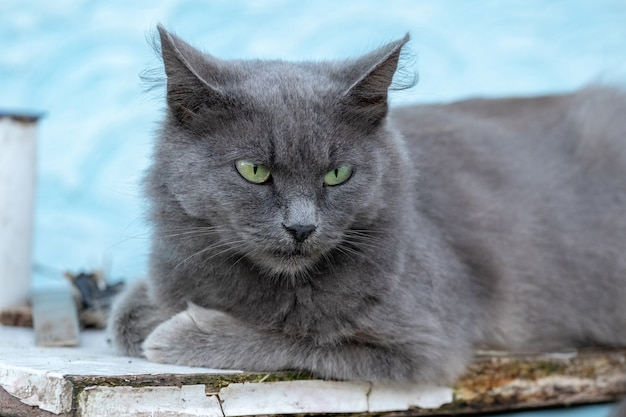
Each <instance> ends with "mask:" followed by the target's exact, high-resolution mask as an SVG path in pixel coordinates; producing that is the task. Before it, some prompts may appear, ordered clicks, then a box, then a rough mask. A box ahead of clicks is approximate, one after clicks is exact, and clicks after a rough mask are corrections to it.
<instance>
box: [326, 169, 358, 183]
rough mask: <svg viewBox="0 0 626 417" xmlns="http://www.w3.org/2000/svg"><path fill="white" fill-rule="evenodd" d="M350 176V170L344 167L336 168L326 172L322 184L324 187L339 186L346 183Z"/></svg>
mask: <svg viewBox="0 0 626 417" xmlns="http://www.w3.org/2000/svg"><path fill="white" fill-rule="evenodd" d="M351 176H352V168H350V167H349V166H346V165H342V166H340V167H338V168H335V169H333V170H332V171H328V173H327V174H326V175H325V176H324V184H326V185H339V184H343V183H344V182H346V181H348V179H349V178H350V177H351Z"/></svg>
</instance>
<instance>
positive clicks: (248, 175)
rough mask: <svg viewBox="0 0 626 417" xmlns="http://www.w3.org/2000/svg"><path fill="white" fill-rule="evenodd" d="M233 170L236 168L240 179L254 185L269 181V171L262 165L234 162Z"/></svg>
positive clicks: (242, 161) (241, 161)
mask: <svg viewBox="0 0 626 417" xmlns="http://www.w3.org/2000/svg"><path fill="white" fill-rule="evenodd" d="M235 168H237V172H239V174H241V176H242V177H244V178H245V179H246V180H248V181H250V182H252V183H254V184H263V183H264V182H267V181H269V179H270V170H269V169H268V168H267V167H266V166H263V165H258V164H255V163H253V162H250V161H246V160H240V161H237V162H235Z"/></svg>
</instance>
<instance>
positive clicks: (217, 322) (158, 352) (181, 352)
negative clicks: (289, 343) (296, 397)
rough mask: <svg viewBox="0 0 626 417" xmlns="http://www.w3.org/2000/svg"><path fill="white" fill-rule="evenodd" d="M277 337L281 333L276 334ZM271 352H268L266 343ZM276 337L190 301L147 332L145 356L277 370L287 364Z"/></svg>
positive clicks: (222, 366) (178, 362) (211, 365)
mask: <svg viewBox="0 0 626 417" xmlns="http://www.w3.org/2000/svg"><path fill="white" fill-rule="evenodd" d="M279 339H280V337H279ZM269 344H273V345H274V348H273V350H274V352H272V354H271V355H269V354H268V352H269V350H268V345H269ZM277 344H281V343H280V342H278V343H277V341H276V340H272V338H271V337H268V336H267V335H265V334H262V333H260V332H259V331H258V330H255V329H252V328H251V327H249V326H247V325H245V324H244V323H242V322H240V321H239V320H236V319H235V318H233V317H231V316H229V315H228V314H225V313H221V312H219V311H216V310H211V309H206V308H202V307H198V306H196V305H195V304H193V303H189V306H188V308H187V310H185V311H182V312H180V313H178V314H176V315H175V316H173V317H172V318H170V319H169V320H167V321H165V322H164V323H162V324H160V325H159V326H158V327H157V328H155V329H154V331H152V333H150V335H149V336H148V337H147V338H146V340H145V342H144V343H143V345H142V347H143V354H144V356H145V357H146V358H147V359H148V360H150V361H153V362H159V363H170V364H176V365H186V366H202V367H208V368H215V369H241V370H248V371H251V370H256V371H278V370H282V369H285V368H288V367H289V364H288V363H287V362H286V361H285V359H286V356H285V355H283V356H282V357H281V355H276V354H275V349H278V348H280V347H279V346H276V345H277Z"/></svg>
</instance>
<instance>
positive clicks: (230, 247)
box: [174, 239, 246, 269]
mask: <svg viewBox="0 0 626 417" xmlns="http://www.w3.org/2000/svg"><path fill="white" fill-rule="evenodd" d="M245 242H246V240H244V239H240V240H233V241H228V242H220V243H217V244H214V245H210V246H207V247H206V248H203V249H201V250H199V251H197V252H195V253H193V254H191V255H190V256H188V257H186V258H185V259H183V260H182V261H180V262H179V263H177V264H176V266H175V267H174V269H178V268H179V267H181V266H182V265H184V264H185V263H186V262H188V261H190V260H191V259H193V258H196V257H198V256H201V255H203V254H205V253H207V252H213V251H214V250H216V249H220V248H224V247H226V249H222V250H220V251H218V252H215V253H212V254H211V256H209V257H208V258H206V259H205V262H208V261H210V260H212V259H214V258H216V257H218V256H220V255H223V254H224V253H228V252H230V251H233V250H234V246H236V245H239V244H242V243H245Z"/></svg>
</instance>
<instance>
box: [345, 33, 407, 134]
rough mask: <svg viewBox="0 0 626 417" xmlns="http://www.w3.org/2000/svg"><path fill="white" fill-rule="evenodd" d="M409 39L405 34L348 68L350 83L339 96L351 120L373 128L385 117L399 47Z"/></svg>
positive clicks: (396, 66)
mask: <svg viewBox="0 0 626 417" xmlns="http://www.w3.org/2000/svg"><path fill="white" fill-rule="evenodd" d="M409 38H410V37H409V34H408V33H407V34H406V35H404V37H403V38H402V39H398V40H397V41H394V42H391V43H388V44H387V45H385V46H383V47H381V48H379V49H376V50H375V51H372V52H370V53H369V54H367V55H364V56H362V57H360V58H358V59H356V60H355V61H353V62H352V63H351V64H350V65H349V67H348V71H349V74H350V78H351V80H350V81H351V84H350V86H349V87H348V89H347V90H346V91H345V92H344V93H343V96H342V102H343V103H344V104H345V105H346V109H347V111H348V112H349V113H350V114H351V116H352V117H358V118H360V119H364V120H366V121H367V122H369V123H371V124H374V125H376V124H378V123H380V121H381V120H383V119H384V117H385V116H386V115H387V110H388V103H387V97H388V91H389V87H390V86H391V82H392V81H393V76H394V74H395V73H396V70H397V68H398V62H399V60H400V53H401V51H402V47H403V46H404V45H405V44H406V43H407V42H408V41H409Z"/></svg>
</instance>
